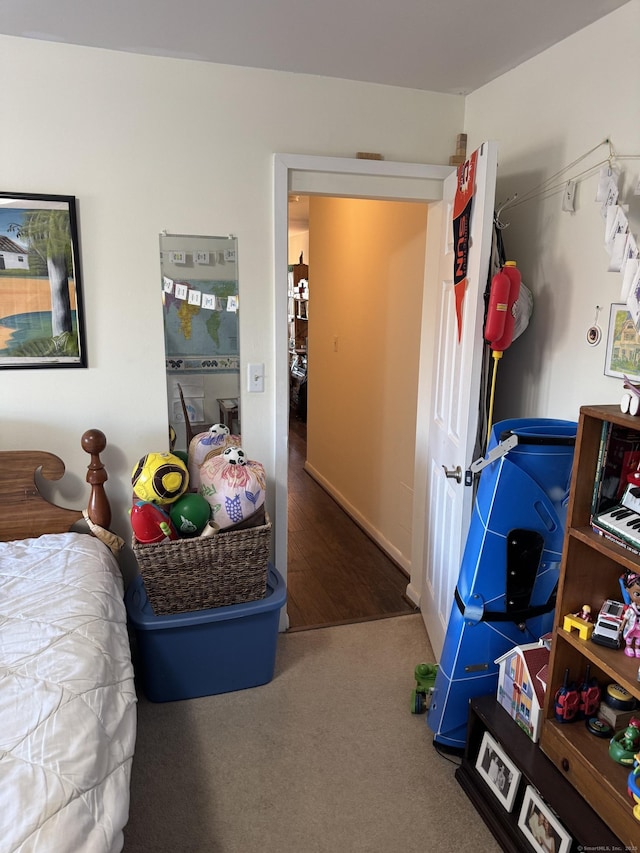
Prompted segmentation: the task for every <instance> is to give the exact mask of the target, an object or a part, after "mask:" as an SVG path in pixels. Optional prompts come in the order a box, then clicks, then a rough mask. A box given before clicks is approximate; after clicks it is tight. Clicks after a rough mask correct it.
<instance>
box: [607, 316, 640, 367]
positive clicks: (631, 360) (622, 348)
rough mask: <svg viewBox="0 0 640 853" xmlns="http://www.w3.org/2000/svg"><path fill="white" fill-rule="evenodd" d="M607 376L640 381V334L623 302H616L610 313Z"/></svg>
mask: <svg viewBox="0 0 640 853" xmlns="http://www.w3.org/2000/svg"><path fill="white" fill-rule="evenodd" d="M604 372H605V376H615V377H616V378H617V379H624V377H625V376H628V377H629V379H632V380H633V381H634V382H636V381H637V382H640V334H638V331H637V330H636V327H635V324H634V322H633V317H632V315H631V312H630V311H629V309H628V308H627V306H626V305H625V304H624V303H622V302H614V303H613V304H612V305H611V310H610V313H609V332H608V335H607V353H606V357H605V365H604Z"/></svg>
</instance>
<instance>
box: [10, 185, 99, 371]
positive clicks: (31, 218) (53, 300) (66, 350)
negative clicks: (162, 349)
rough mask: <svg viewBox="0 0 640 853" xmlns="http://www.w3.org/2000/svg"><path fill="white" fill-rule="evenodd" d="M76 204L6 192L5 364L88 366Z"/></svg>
mask: <svg viewBox="0 0 640 853" xmlns="http://www.w3.org/2000/svg"><path fill="white" fill-rule="evenodd" d="M76 204H77V202H76V197H75V196H72V195H47V194H42V193H11V192H0V369H7V370H16V369H24V368H56V367H86V366H87V354H86V353H87V348H86V339H85V324H84V310H83V300H82V275H81V269H80V248H79V240H78V219H77V211H76Z"/></svg>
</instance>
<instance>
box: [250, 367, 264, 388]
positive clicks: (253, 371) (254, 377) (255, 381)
mask: <svg viewBox="0 0 640 853" xmlns="http://www.w3.org/2000/svg"><path fill="white" fill-rule="evenodd" d="M247 391H248V392H249V393H250V394H257V393H260V392H261V391H264V364H250V365H248V367H247Z"/></svg>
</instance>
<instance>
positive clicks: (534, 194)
mask: <svg viewBox="0 0 640 853" xmlns="http://www.w3.org/2000/svg"><path fill="white" fill-rule="evenodd" d="M604 146H607V147H608V151H609V153H608V155H607V156H606V157H604V158H603V159H601V160H598V162H596V163H593V164H592V165H591V166H588V167H587V168H585V169H582V171H580V172H576V173H574V174H572V175H571V176H570V177H567V176H566V173H567V172H569V171H570V170H571V169H574V168H575V167H576V166H578V165H579V164H580V163H582V162H583V160H586V159H587V157H589V156H591V155H592V154H593V153H594V152H595V151H598V150H599V149H600V148H602V147H604ZM620 160H640V154H617V153H616V151H615V149H614V147H613V143H612V142H611V140H610V139H608V138H607V139H604V140H603V141H602V142H599V143H598V144H597V145H594V146H593V148H590V149H589V150H588V151H585V152H584V154H581V155H580V156H579V157H576V159H575V160H573V161H572V162H571V163H568V164H567V165H566V166H563V168H562V169H560V170H559V171H557V172H555V174H553V175H551V176H550V177H549V178H547V179H546V180H545V181H542V183H540V184H538V185H537V186H535V187H532V188H531V189H530V190H528V191H527V192H525V193H522V194H520V193H514V195H512V196H509V197H508V198H507V199H505V201H503V202H502V204H501V205H499V207H498V210H497V211H496V213H495V216H494V219H495V224H496V227H497V228H500V229H501V230H503V229H504V228H508V227H509V223H508V222H504V221H503V220H502V218H501V215H502V213H503V212H504V211H505V210H510V209H511V208H514V207H518V206H519V205H521V204H525V202H528V201H533V199H537V198H547V197H549V196H551V195H553V194H554V193H557V192H562V191H563V190H564V189H565V187H566V185H567V181H574V182H575V181H578V180H581V179H584V178H586V177H587V176H588V175H591V174H593V173H594V172H596V171H597V170H598V169H600V168H601V167H602V166H605V165H606V164H607V163H608V164H609V166H611V167H612V168H613V166H614V164H615V163H616V162H617V161H620ZM561 177H562V180H559V179H560V178H561Z"/></svg>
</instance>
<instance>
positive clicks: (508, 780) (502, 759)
mask: <svg viewBox="0 0 640 853" xmlns="http://www.w3.org/2000/svg"><path fill="white" fill-rule="evenodd" d="M476 770H477V771H478V773H479V774H480V776H482V778H483V779H484V781H485V782H486V783H487V785H488V786H489V788H490V789H491V791H492V792H493V794H494V795H495V797H496V798H497V799H498V801H499V802H500V804H501V805H502V806H503V807H504V808H505V809H506V810H507V811H508V812H510V811H511V809H512V808H513V802H514V800H515V798H516V793H517V792H518V786H519V784H520V776H521V774H520V771H519V770H518V768H517V767H516V766H515V764H514V763H513V762H512V761H510V760H509V759H508V758H507V756H506V755H505V753H504V752H503V750H502V749H501V748H500V746H499V745H498V744H497V743H496V741H495V740H494V739H493V738H492V737H491V735H490V734H489V732H485V733H484V736H483V738H482V743H481V744H480V750H479V752H478V757H477V758H476Z"/></svg>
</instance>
